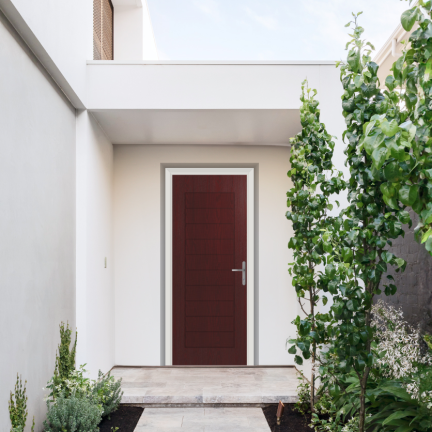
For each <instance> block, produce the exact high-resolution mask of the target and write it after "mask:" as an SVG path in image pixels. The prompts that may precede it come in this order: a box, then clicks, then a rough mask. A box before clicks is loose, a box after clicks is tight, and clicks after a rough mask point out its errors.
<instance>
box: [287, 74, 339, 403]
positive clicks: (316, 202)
mask: <svg viewBox="0 0 432 432" xmlns="http://www.w3.org/2000/svg"><path fill="white" fill-rule="evenodd" d="M316 94H317V91H316V90H313V91H311V89H309V88H308V85H307V81H304V82H303V84H302V95H301V98H300V100H301V102H302V105H301V108H300V117H301V124H302V127H303V128H302V131H301V132H300V133H299V134H298V135H297V136H296V137H295V138H293V139H292V140H291V145H292V146H291V158H290V162H291V169H290V170H289V171H288V177H290V178H291V179H292V181H293V187H292V188H291V189H290V190H289V191H288V192H287V197H288V201H287V205H288V207H291V211H288V212H287V213H286V217H287V219H288V220H290V221H292V223H293V229H294V236H293V237H292V238H291V239H290V241H289V244H288V247H289V248H290V249H293V251H294V252H293V255H294V263H292V264H290V265H291V268H290V269H289V272H290V274H291V275H292V276H293V285H294V287H295V290H296V292H297V298H298V301H299V303H300V307H301V309H302V311H303V313H304V315H305V316H304V317H303V318H301V317H300V316H298V317H297V318H296V319H295V320H294V324H295V325H296V326H297V339H293V340H290V341H289V342H290V343H293V344H294V345H292V346H291V348H290V349H289V350H288V352H289V353H291V354H296V353H297V350H299V351H300V355H296V356H295V361H296V363H297V364H300V365H301V364H302V363H303V359H311V363H312V373H311V392H310V407H311V410H313V407H314V398H315V379H316V377H315V363H316V358H317V350H318V349H319V347H320V346H321V345H322V344H323V343H325V342H326V340H327V337H326V324H325V323H326V321H327V320H328V316H327V314H322V313H319V311H318V304H319V301H320V300H322V301H323V303H324V304H326V303H327V297H325V296H320V292H321V289H320V287H319V283H318V280H319V274H318V271H317V267H318V266H319V265H321V264H325V263H326V258H325V256H324V253H325V252H330V249H331V246H330V244H329V243H328V242H326V239H325V237H323V236H322V233H323V231H326V230H327V226H328V225H329V224H332V223H335V220H334V218H331V217H329V216H328V215H327V212H328V210H332V208H333V205H332V204H331V203H330V195H331V194H334V193H339V192H340V191H341V190H342V189H343V188H345V182H344V181H343V180H342V173H340V172H337V171H334V169H333V165H332V156H333V150H334V146H335V144H334V142H333V141H332V136H331V135H329V134H328V133H327V131H326V129H325V126H324V124H322V123H320V110H319V108H318V105H319V102H318V101H317V100H316V99H315V96H316ZM326 174H328V177H330V178H329V179H326ZM339 224H340V222H339ZM329 248H330V249H329Z"/></svg>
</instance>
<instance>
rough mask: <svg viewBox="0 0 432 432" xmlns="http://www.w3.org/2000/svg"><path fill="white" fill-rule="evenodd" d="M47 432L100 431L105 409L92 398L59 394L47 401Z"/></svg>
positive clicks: (45, 426) (45, 422) (45, 425)
mask: <svg viewBox="0 0 432 432" xmlns="http://www.w3.org/2000/svg"><path fill="white" fill-rule="evenodd" d="M47 408H48V412H47V419H46V420H45V421H44V428H45V429H44V431H45V432H98V431H99V428H98V424H99V423H100V422H101V420H102V412H103V409H102V407H101V406H100V405H98V404H96V403H95V402H94V401H93V400H92V399H90V398H77V397H75V396H70V397H65V395H64V394H63V393H61V394H59V395H58V396H57V398H56V400H55V402H52V401H50V400H48V401H47Z"/></svg>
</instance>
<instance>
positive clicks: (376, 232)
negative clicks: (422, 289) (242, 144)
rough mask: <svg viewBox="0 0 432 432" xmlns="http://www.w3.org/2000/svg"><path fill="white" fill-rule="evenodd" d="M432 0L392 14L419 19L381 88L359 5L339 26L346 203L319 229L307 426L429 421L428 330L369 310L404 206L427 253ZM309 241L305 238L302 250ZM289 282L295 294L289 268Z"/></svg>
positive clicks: (407, 22) (412, 21) (431, 237)
mask: <svg viewBox="0 0 432 432" xmlns="http://www.w3.org/2000/svg"><path fill="white" fill-rule="evenodd" d="M431 10H432V2H431V1H428V2H424V1H422V0H420V1H418V2H417V4H416V6H414V7H413V8H411V9H410V10H409V11H406V12H405V13H404V14H403V15H402V25H403V26H404V28H405V29H406V30H411V29H413V28H414V26H415V25H416V24H417V28H415V31H414V32H413V33H412V35H411V36H410V39H409V44H407V45H406V49H405V50H404V52H403V55H402V56H401V57H400V58H399V59H398V60H397V61H396V62H395V64H394V65H393V67H392V72H393V75H391V76H389V77H387V79H386V81H385V87H386V88H385V89H381V88H380V83H379V80H378V65H377V64H376V63H374V62H373V61H372V59H371V56H370V55H371V52H372V50H373V46H372V45H371V44H370V43H368V42H365V41H364V40H363V39H362V34H363V31H364V30H363V28H362V27H360V26H359V25H358V23H357V20H358V16H359V15H360V14H356V15H354V14H353V16H354V20H353V21H352V22H350V23H348V24H347V26H352V33H351V34H350V37H351V40H350V41H349V42H348V44H347V50H348V57H347V61H346V62H340V64H339V66H340V70H341V81H342V84H343V89H344V94H343V96H342V108H343V115H344V117H345V121H346V125H347V129H346V131H345V132H344V135H343V137H344V140H345V141H346V142H347V148H346V151H345V154H346V156H347V159H346V165H347V166H348V167H349V169H350V178H349V182H348V201H349V205H348V207H347V208H346V209H344V210H343V211H342V212H341V215H340V218H335V219H334V220H333V221H332V223H328V224H326V227H325V232H324V234H323V235H322V237H321V238H322V239H323V246H324V243H325V248H324V247H323V249H324V252H326V253H327V254H328V255H327V257H326V258H324V260H323V264H324V265H325V270H324V273H323V274H322V275H321V276H320V277H319V278H318V279H317V287H318V289H320V290H322V291H324V292H328V293H329V294H331V295H332V297H333V305H332V306H331V311H330V314H329V317H324V319H322V322H323V324H324V330H323V332H322V335H323V336H325V337H326V338H327V341H328V343H327V349H326V351H325V353H322V354H319V353H318V352H316V356H315V358H316V359H317V361H318V362H319V363H320V369H319V370H320V378H321V381H322V384H323V387H322V389H321V390H320V395H321V397H330V398H331V401H332V402H331V404H330V405H329V406H328V407H327V408H328V413H327V415H328V418H327V419H322V417H321V416H320V413H321V414H322V406H321V405H319V403H318V404H317V407H316V412H315V413H314V416H313V426H314V428H315V430H317V431H321V430H329V431H333V430H334V431H342V430H351V429H347V428H354V427H357V428H358V429H357V430H359V431H360V432H364V431H365V430H366V429H368V430H369V428H371V429H370V430H376V431H378V430H385V431H397V432H405V431H417V432H420V431H422V432H424V431H430V430H432V423H431V420H430V418H431V414H432V412H431V408H432V400H431V397H432V372H431V366H430V360H429V358H430V352H429V353H428V352H427V350H428V349H430V345H429V347H428V343H429V344H430V343H431V342H430V339H428V337H427V336H426V337H420V336H421V335H420V334H419V332H418V331H417V330H416V331H414V330H413V329H412V328H409V326H407V325H406V323H403V321H402V320H401V316H400V314H398V313H396V312H395V311H391V312H389V313H386V312H385V308H384V307H383V306H382V305H381V309H376V310H375V318H374V320H372V305H373V303H374V297H375V296H376V295H378V294H381V292H382V290H383V291H384V292H385V294H386V295H393V294H395V292H396V286H395V284H394V279H393V277H392V276H391V275H387V276H386V278H385V279H384V278H383V276H385V275H386V274H387V273H388V270H389V267H390V266H392V267H395V268H396V271H403V270H404V269H405V266H406V263H405V261H404V260H402V259H400V258H398V257H396V256H395V255H394V254H393V253H391V252H390V251H389V250H388V249H389V247H391V246H392V241H393V240H394V239H396V238H398V237H399V236H403V235H404V232H403V230H402V225H403V224H409V225H410V226H411V219H410V215H409V211H410V210H411V209H412V210H413V211H414V212H416V213H417V214H418V215H419V218H420V224H419V225H418V226H417V227H416V232H417V238H418V240H419V241H421V242H422V243H425V246H426V249H427V250H428V251H429V252H430V253H431V254H432V137H431V126H430V125H431V124H432V123H431V120H432V20H431V14H432V12H431ZM302 120H303V119H302ZM341 221H342V223H340V222H341ZM293 222H294V221H293ZM295 233H296V235H297V232H296V231H295ZM313 247H314V243H313V241H312V242H311V241H309V248H310V251H311V250H312V249H311V248H313ZM310 251H309V252H310ZM295 258H296V259H297V257H296V256H295ZM310 273H313V271H312V272H310ZM305 275H309V273H308V272H307V271H306V272H305ZM293 285H294V286H295V288H296V291H297V292H299V287H298V284H297V279H296V278H295V277H294V278H293ZM300 291H301V289H300ZM379 311H381V312H379ZM380 314H381V315H380ZM326 318H328V319H327V321H326ZM297 324H298V340H299V341H300V342H301V343H302V342H303V344H302V345H300V347H299V346H298V343H296V345H297V347H299V348H300V349H301V351H302V352H304V351H306V356H303V358H308V357H307V356H308V352H307V351H308V350H309V346H310V345H312V343H311V342H310V343H309V346H308V345H307V343H306V344H305V343H304V341H303V340H300V339H301V338H303V339H304V340H307V338H308V337H309V340H312V339H314V340H316V333H315V332H313V331H312V328H311V327H309V326H308V324H307V323H306V320H300V319H299V320H298V322H297ZM300 326H302V327H300ZM302 333H303V334H302ZM425 342H426V343H425ZM302 348H306V349H302ZM425 350H426V351H425ZM293 351H294V350H292V351H291V352H293ZM309 357H310V355H309ZM357 419H358V423H357V426H356V422H357ZM352 430H354V429H352Z"/></svg>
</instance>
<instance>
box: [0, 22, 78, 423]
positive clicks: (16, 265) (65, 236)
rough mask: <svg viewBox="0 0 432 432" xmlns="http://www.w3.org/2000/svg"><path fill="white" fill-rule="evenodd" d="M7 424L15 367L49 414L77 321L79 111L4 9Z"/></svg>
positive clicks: (1, 386)
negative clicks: (58, 366)
mask: <svg viewBox="0 0 432 432" xmlns="http://www.w3.org/2000/svg"><path fill="white" fill-rule="evenodd" d="M0 40H1V44H0V64H1V80H0V149H1V151H0V152H1V155H2V157H1V158H0V202H1V205H0V238H1V241H0V265H1V269H0V274H1V278H0V292H1V301H0V352H1V368H0V424H1V425H2V426H1V430H2V431H3V430H9V424H10V422H9V413H8V402H7V400H8V398H9V391H10V390H13V388H14V385H15V381H16V374H17V372H18V373H20V374H22V377H23V379H24V380H28V383H27V394H28V411H29V418H28V421H27V422H28V423H29V424H31V418H32V417H33V415H34V416H35V418H36V424H37V429H36V430H40V429H41V423H42V420H43V419H44V417H45V402H44V401H43V398H44V397H45V396H46V394H45V392H44V391H43V390H42V388H43V387H45V385H46V383H47V381H48V380H49V379H50V378H51V376H52V374H53V371H54V365H55V355H56V349H57V345H58V343H59V328H58V325H59V324H60V322H61V321H64V322H69V324H70V325H71V326H72V328H75V196H74V195H75V110H74V109H73V108H72V107H71V106H70V104H69V102H68V101H67V100H66V99H65V98H64V96H63V94H62V93H61V92H60V91H59V90H58V88H57V86H56V85H55V84H54V83H53V82H52V81H51V79H50V78H49V76H48V75H47V74H46V73H45V71H44V69H43V68H42V67H41V66H40V65H39V63H38V62H37V61H36V60H35V59H34V58H33V56H32V55H31V53H29V51H28V50H27V48H26V47H25V45H24V44H23V43H22V41H21V40H20V38H19V37H18V36H17V35H16V33H15V32H14V31H13V30H12V29H11V27H10V25H9V24H8V23H7V21H6V19H5V18H4V16H3V15H2V14H1V13H0Z"/></svg>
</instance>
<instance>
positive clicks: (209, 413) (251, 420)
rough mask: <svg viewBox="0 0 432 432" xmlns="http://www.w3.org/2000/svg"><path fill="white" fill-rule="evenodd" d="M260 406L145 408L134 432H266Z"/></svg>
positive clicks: (266, 427) (267, 429)
mask: <svg viewBox="0 0 432 432" xmlns="http://www.w3.org/2000/svg"><path fill="white" fill-rule="evenodd" d="M269 430H270V429H269V427H268V424H267V421H266V419H265V417H264V414H263V412H262V410H261V408H145V409H144V412H143V414H142V416H141V418H140V419H139V421H138V424H137V426H136V428H135V432H153V431H154V432H156V431H157V432H176V431H181V432H221V431H225V432H227V431H239V432H246V431H248V432H268V431H269Z"/></svg>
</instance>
